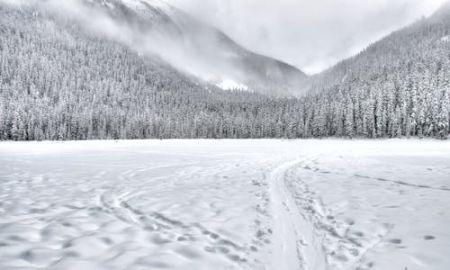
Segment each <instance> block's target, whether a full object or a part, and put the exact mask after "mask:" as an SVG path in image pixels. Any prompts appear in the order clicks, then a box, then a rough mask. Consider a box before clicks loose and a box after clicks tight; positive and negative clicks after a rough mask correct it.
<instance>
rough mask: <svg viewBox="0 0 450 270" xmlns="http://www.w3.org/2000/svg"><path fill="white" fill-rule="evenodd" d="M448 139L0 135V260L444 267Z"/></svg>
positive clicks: (79, 265)
mask: <svg viewBox="0 0 450 270" xmlns="http://www.w3.org/2000/svg"><path fill="white" fill-rule="evenodd" d="M449 206H450V142H442V141H419V140H388V141H345V140H306V141H278V140H259V141H258V140H247V141H244V140H237V141H231V140H226V141H207V140H203V141H202V140H189V141H183V140H175V141H123V142H112V141H110V142H104V141H102V142H65V143H56V142H53V143H51V142H32V143H15V142H3V143H0V269H2V270H9V269H64V270H65V269H76V270H80V269H127V270H132V269H214V270H215V269H271V270H287V269H289V270H295V269H308V270H312V269H314V270H321V269H332V270H334V269H337V270H339V269H382V270H389V269H395V270H405V269H408V270H415V269H427V270H430V269H431V270H433V269H436V270H437V269H442V270H446V269H450V256H449V254H450V210H449Z"/></svg>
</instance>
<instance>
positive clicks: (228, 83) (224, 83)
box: [216, 79, 248, 91]
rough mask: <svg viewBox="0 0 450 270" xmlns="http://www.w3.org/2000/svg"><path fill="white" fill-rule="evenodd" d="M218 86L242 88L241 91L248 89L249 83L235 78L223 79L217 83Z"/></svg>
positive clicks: (231, 88) (226, 88)
mask: <svg viewBox="0 0 450 270" xmlns="http://www.w3.org/2000/svg"><path fill="white" fill-rule="evenodd" d="M216 86H217V87H219V88H220V89H222V90H240V91H247V90H248V86H247V85H245V84H242V83H239V82H236V81H234V80H230V79H225V80H222V81H220V82H219V83H217V84H216Z"/></svg>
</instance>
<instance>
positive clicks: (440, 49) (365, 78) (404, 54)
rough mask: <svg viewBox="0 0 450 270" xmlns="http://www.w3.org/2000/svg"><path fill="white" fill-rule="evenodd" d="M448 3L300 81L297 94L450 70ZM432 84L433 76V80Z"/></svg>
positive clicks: (449, 15)
mask: <svg viewBox="0 0 450 270" xmlns="http://www.w3.org/2000/svg"><path fill="white" fill-rule="evenodd" d="M449 33H450V2H447V3H446V4H444V5H443V6H442V7H441V8H440V9H438V11H436V13H435V14H434V15H432V16H431V17H429V18H422V19H420V20H417V21H416V22H415V23H413V24H411V25H409V26H407V27H405V28H403V29H399V30H397V31H395V32H393V33H392V34H390V35H388V36H387V37H385V38H383V39H381V40H379V41H377V42H375V43H373V44H371V45H370V46H368V47H367V48H366V49H365V50H363V51H362V52H360V53H359V54H357V55H355V56H354V57H351V58H348V59H345V60H343V61H342V62H340V63H338V64H337V65H335V66H333V67H331V68H330V69H328V70H325V71H324V72H322V73H320V74H318V75H315V76H310V77H308V79H307V80H304V81H303V85H302V91H301V92H310V91H314V92H316V91H318V92H321V91H324V90H325V91H326V90H329V89H331V88H333V87H336V86H347V87H348V86H350V87H352V88H355V87H359V86H358V84H364V83H369V84H370V83H371V82H373V81H376V80H377V79H379V78H383V77H385V78H386V77H397V78H402V79H405V78H406V77H407V76H406V75H407V74H412V73H422V72H423V73H429V74H436V73H437V72H438V71H441V68H440V67H442V69H448V68H450V64H449V59H450V57H449V54H450V46H449V44H448V43H447V42H446V40H447V39H448V36H449ZM433 77H434V78H432V80H435V79H436V78H437V76H433Z"/></svg>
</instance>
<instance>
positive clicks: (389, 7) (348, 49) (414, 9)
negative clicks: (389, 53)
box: [148, 0, 445, 73]
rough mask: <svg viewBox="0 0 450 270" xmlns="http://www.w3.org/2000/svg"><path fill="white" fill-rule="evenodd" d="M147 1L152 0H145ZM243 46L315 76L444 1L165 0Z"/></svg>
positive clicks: (429, 12) (430, 11) (432, 9)
mask: <svg viewBox="0 0 450 270" xmlns="http://www.w3.org/2000/svg"><path fill="white" fill-rule="evenodd" d="M148 1H151V0H148ZM167 1H169V2H170V3H172V4H173V5H175V6H178V7H180V8H182V9H184V10H186V11H188V12H189V13H191V14H193V15H194V16H195V17H197V18H199V19H201V20H204V21H206V22H208V23H212V24H214V25H215V26H217V27H219V28H220V29H222V30H223V31H224V32H226V33H227V34H228V35H230V36H231V37H232V38H234V39H235V40H237V41H238V42H239V43H241V44H243V45H244V46H246V47H248V48H250V49H252V50H255V51H257V52H260V53H263V54H267V55H270V56H273V57H276V58H279V59H281V60H284V61H286V62H288V63H291V64H294V65H296V66H298V67H300V68H301V69H302V70H304V71H306V72H307V73H316V72H319V71H321V70H323V69H325V68H326V67H329V66H330V65H332V64H334V63H336V62H337V61H339V60H341V59H343V58H346V57H348V56H351V55H353V54H355V53H357V52H358V51H360V50H362V49H363V48H364V47H366V46H367V45H368V44H370V43H372V42H374V41H376V40H377V39H379V38H381V37H382V36H384V35H387V34H388V33H389V32H391V31H393V30H395V29H397V28H400V27H402V26H405V25H407V24H409V23H411V22H413V21H414V20H416V19H417V18H419V17H421V16H424V15H425V16H426V15H430V14H431V13H432V12H433V11H434V10H436V8H438V7H439V6H440V5H441V4H442V3H443V2H445V0H167Z"/></svg>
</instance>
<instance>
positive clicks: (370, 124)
mask: <svg viewBox="0 0 450 270" xmlns="http://www.w3.org/2000/svg"><path fill="white" fill-rule="evenodd" d="M446 11H448V9H446V8H444V9H443V10H441V11H440V12H438V13H437V14H436V15H434V16H433V17H431V18H429V19H424V20H421V21H419V22H417V23H415V24H414V25H412V26H410V27H407V28H405V29H402V30H400V31H398V32H395V33H393V34H392V35H390V36H389V37H387V38H385V39H383V40H381V41H379V42H377V43H375V44H373V45H372V46H370V47H368V48H367V49H366V50H365V51H364V52H362V53H361V54H359V55H357V56H355V57H353V58H351V59H349V60H346V61H344V62H342V63H340V64H338V65H337V66H335V67H334V68H332V69H330V70H328V71H326V72H324V73H323V74H320V75H318V76H315V77H312V78H310V79H309V81H308V84H307V86H305V87H307V88H308V89H309V91H310V92H309V94H308V95H306V96H302V97H300V98H294V97H292V98H284V99H276V98H271V97H269V96H264V95H260V94H256V93H251V92H240V91H222V90H220V89H218V88H217V87H215V86H213V85H210V84H208V83H206V82H202V81H200V80H198V79H195V78H192V77H190V76H188V75H185V74H183V73H181V72H179V71H177V70H176V69H174V68H173V67H171V66H170V65H168V64H167V63H165V62H164V61H163V60H161V59H159V58H158V57H150V56H142V55H140V54H138V53H136V52H133V51H131V50H129V49H128V48H127V47H125V46H122V45H121V44H118V43H117V42H114V41H112V40H108V39H106V38H102V37H98V36H96V35H94V34H93V33H89V32H86V31H85V30H83V29H82V28H81V27H79V26H78V25H77V24H75V23H74V22H73V21H70V20H69V19H64V16H58V15H55V14H53V13H50V12H46V11H45V10H37V9H33V8H27V7H22V8H20V9H17V8H14V7H9V6H6V5H2V4H0V139H1V140H84V139H138V138H308V137H327V136H336V137H367V138H385V137H387V138H389V137H403V136H419V137H437V138H446V137H448V134H449V110H450V102H449V101H450V100H449V94H450V12H446ZM300 88H301V87H300V86H299V91H300V90H301V89H300Z"/></svg>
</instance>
